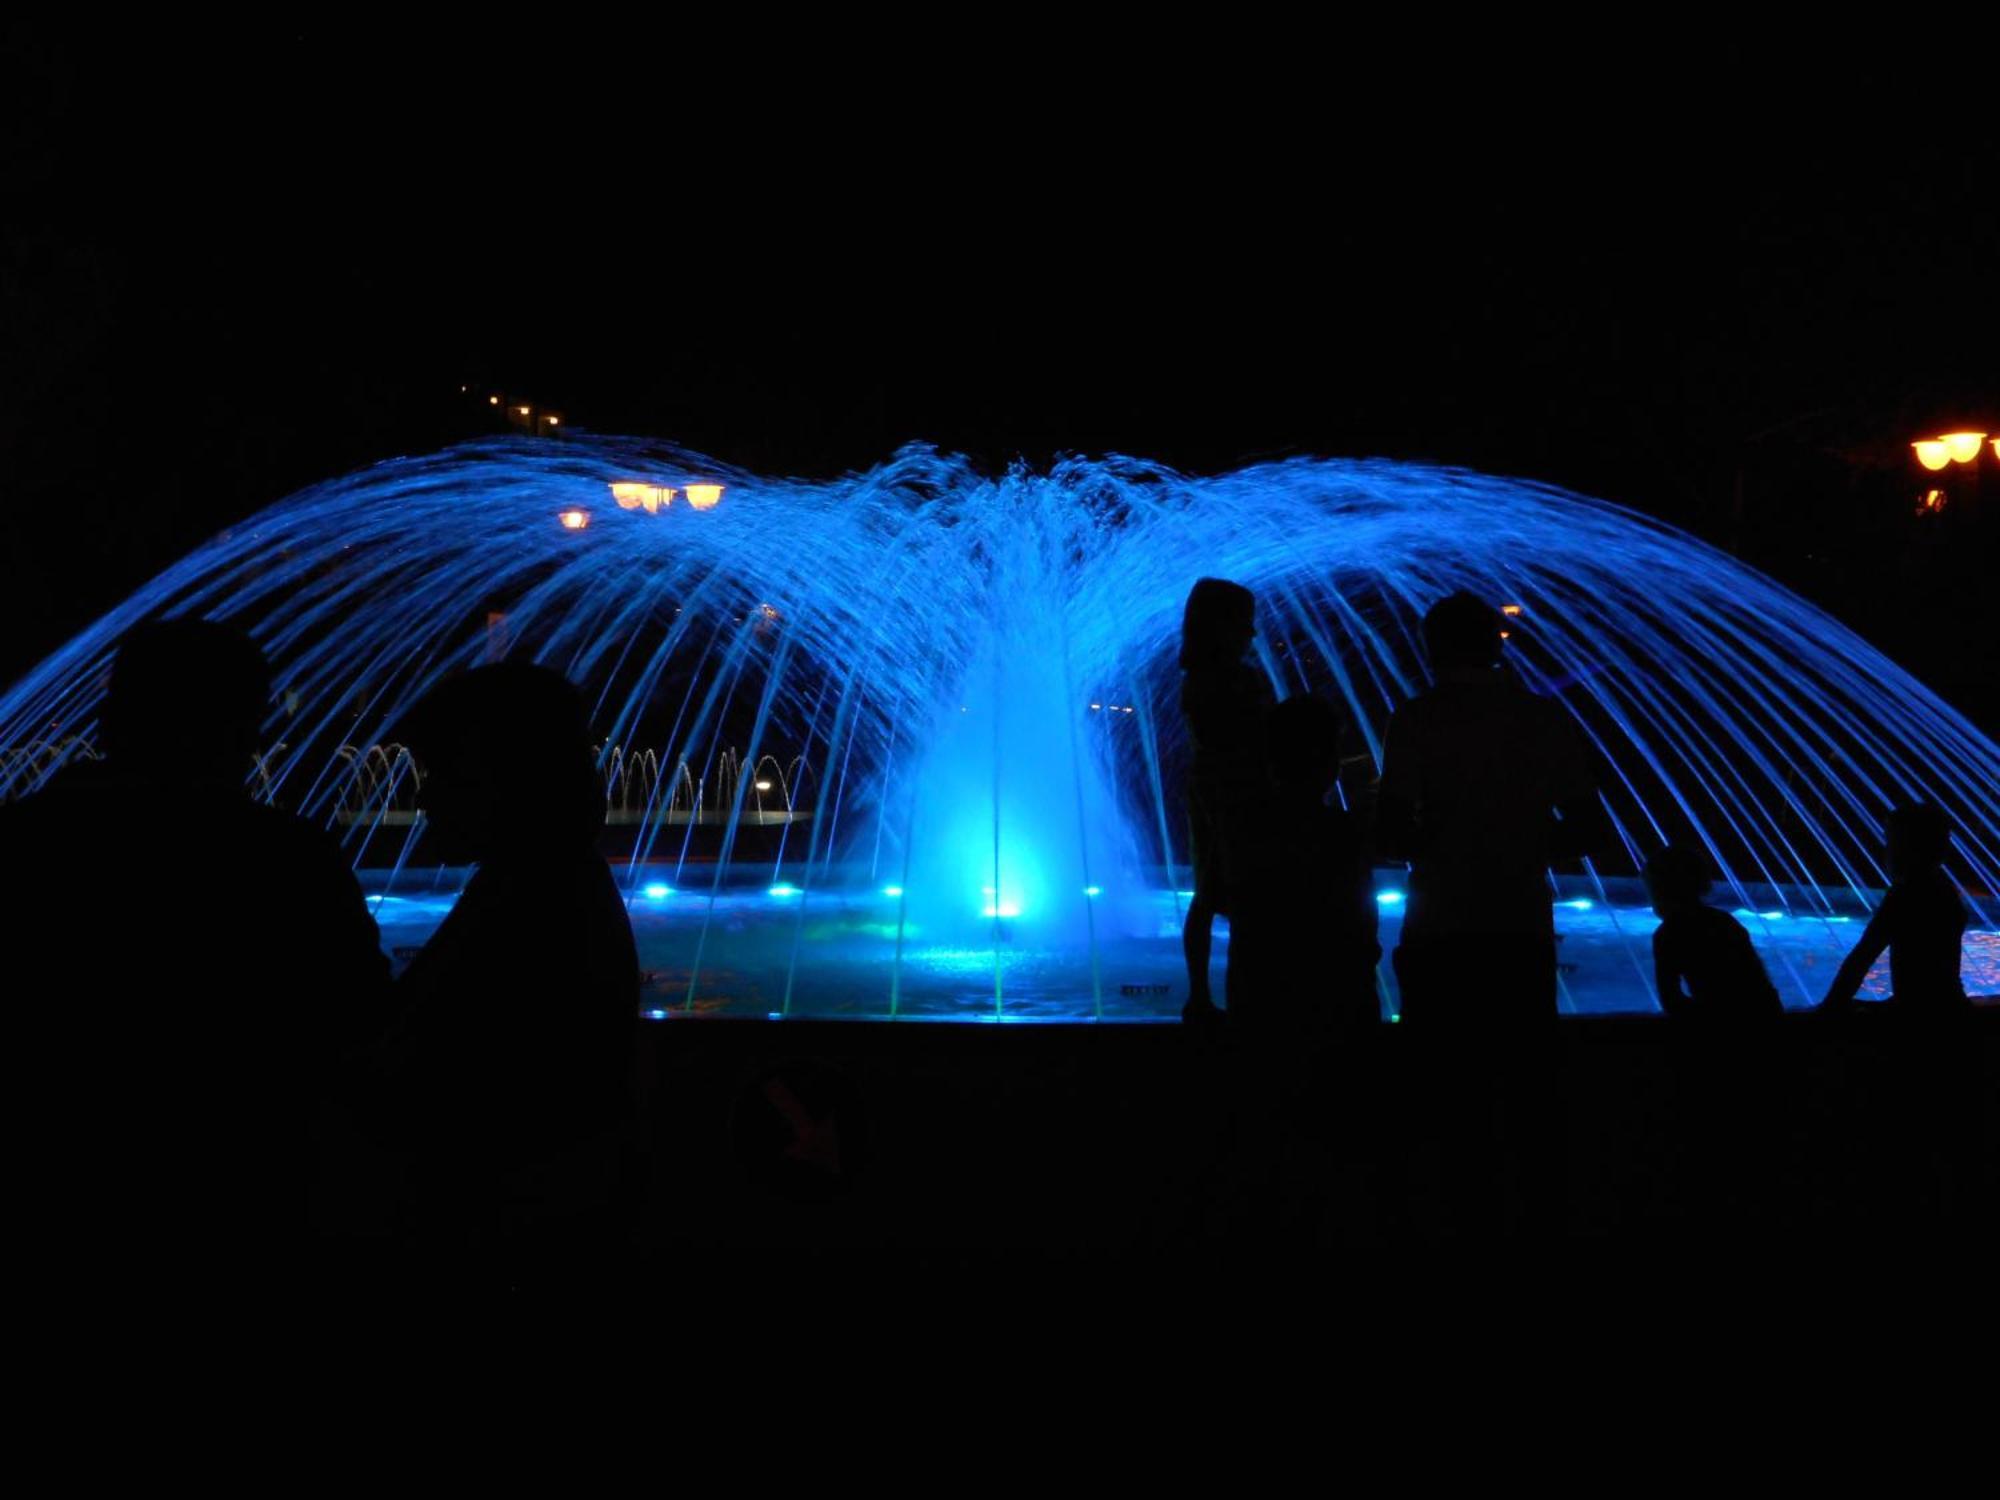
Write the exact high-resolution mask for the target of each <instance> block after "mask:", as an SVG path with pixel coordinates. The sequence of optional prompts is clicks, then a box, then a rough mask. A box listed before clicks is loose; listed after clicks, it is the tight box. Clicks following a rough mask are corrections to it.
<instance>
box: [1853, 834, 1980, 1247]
mask: <svg viewBox="0 0 2000 1500" xmlns="http://www.w3.org/2000/svg"><path fill="white" fill-rule="evenodd" d="M1887 842H1888V856H1889V876H1890V882H1891V883H1890V886H1889V889H1888V890H1887V891H1886V892H1885V893H1884V894H1883V897H1882V904H1881V905H1880V906H1878V907H1876V908H1875V915H1874V916H1873V917H1871V918H1870V919H1869V921H1868V926H1867V927H1866V928H1865V929H1864V930H1863V932H1862V934H1861V939H1860V941H1859V942H1857V943H1856V944H1855V945H1854V948H1853V951H1851V952H1850V953H1849V954H1848V955H1847V957H1846V958H1845V959H1844V960H1843V961H1842V963H1841V965H1840V969H1839V971H1838V972H1837V973H1836V974H1835V975H1834V978H1833V983H1832V984H1831V985H1829V986H1828V988H1827V992H1826V999H1825V1001H1824V1008H1825V1009H1827V1010H1830V1011H1834V1012H1836V1013H1838V1012H1844V1011H1848V1010H1851V1009H1852V1007H1853V1003H1854V996H1855V993H1856V992H1857V991H1858V990H1859V989H1860V988H1861V982H1862V980H1863V979H1865V978H1866V977H1867V975H1868V971H1869V969H1870V968H1871V967H1872V966H1873V965H1874V963H1875V960H1876V959H1877V958H1879V957H1880V956H1881V954H1882V950H1883V949H1884V948H1886V949H1888V951H1889V990H1890V994H1889V1000H1888V1002H1887V1003H1886V1004H1884V1005H1883V1006H1882V1007H1881V1012H1880V1015H1881V1020H1882V1022H1883V1023H1884V1025H1883V1028H1882V1031H1881V1032H1880V1033H1879V1034H1876V1035H1874V1036H1872V1037H1871V1038H1870V1041H1871V1042H1872V1045H1869V1046H1866V1047H1861V1048H1857V1049H1856V1050H1855V1051H1854V1052H1853V1053H1852V1054H1851V1055H1852V1057H1853V1064H1852V1066H1853V1069H1854V1076H1855V1081H1856V1082H1857V1084H1858V1085H1859V1091H1860V1093H1861V1094H1862V1097H1863V1098H1864V1099H1865V1100H1866V1101H1867V1124H1866V1127H1865V1135H1864V1137H1863V1140H1864V1142H1865V1145H1864V1146H1863V1147H1862V1150H1861V1160H1860V1161H1859V1162H1857V1163H1855V1164H1854V1165H1857V1166H1859V1168H1860V1170H1861V1174H1862V1175H1861V1182H1862V1183H1863V1185H1864V1188H1865V1190H1864V1191H1862V1192H1860V1193H1859V1194H1858V1197H1859V1199H1860V1201H1861V1202H1862V1203H1863V1204H1865V1205H1866V1207H1865V1209H1864V1218H1863V1221H1862V1224H1861V1225H1860V1226H1858V1227H1859V1228H1860V1230H1861V1232H1863V1233H1869V1232H1880V1231H1881V1229H1882V1228H1883V1227H1884V1226H1887V1225H1891V1224H1893V1225H1895V1226H1897V1228H1898V1231H1899V1232H1904V1233H1907V1232H1909V1230H1911V1229H1915V1228H1920V1227H1921V1226H1924V1225H1925V1222H1926V1221H1927V1220H1934V1219H1941V1220H1943V1221H1944V1222H1946V1223H1949V1222H1951V1221H1952V1220H1953V1219H1955V1218H1957V1217H1958V1216H1959V1215H1960V1214H1961V1213H1964V1212H1966V1211H1968V1210H1971V1211H1973V1212H1977V1211H1978V1210H1979V1209H1980V1208H1981V1207H1984V1208H1986V1209H1987V1211H1989V1212H1990V1204H1991V1159H1992V1152H1991V1149H1990V1137H1989V1145H1988V1146H1987V1148H1986V1149H1984V1150H1982V1148H1981V1144H1980V1135H1981V1131H1982V1121H1981V1108H1982V1105H1983V1104H1984V1102H1985V1100H1987V1099H1990V1098H1991V1097H1992V1080H1991V1078H1990V1076H1989V1075H1988V1074H1987V1073H1986V1071H1985V1070H1984V1069H1983V1067H1982V1052H1981V1049H1980V1048H1979V1047H1978V1046H1977V1045H1976V1044H1974V1043H1973V1041H1972V1039H1971V1038H1970V1037H1969V1036H1968V1035H1967V1034H1966V1025H1967V1023H1968V1022H1969V1021H1970V1019H1971V1016H1972V1006H1971V1002H1970V1001H1969V1000H1968V999H1967V997H1966V994H1965V988H1964V984H1963V982H1962V981H1961V979H1960V976H1959V961H1960V945H1961V943H1962V942H1963V940H1964V936H1965V921H1966V918H1965V905H1964V903H1963V902H1962V901H1961V900H1960V899H1959V895H1958V892H1957V890H1956V889H1955V888H1954V887H1953V886H1952V883H1951V878H1950V877H1949V876H1948V875H1946V874H1945V871H1944V861H1945V858H1946V856H1947V855H1948V854H1949V853H1950V849H1951V828H1950V825H1949V824H1948V823H1947V822H1946V820H1945V816H1944V814H1943V813H1942V812H1941V811H1939V810H1938V809H1937V808H1935V807H1931V806H1928V805H1924V804H1916V805H1910V806H1904V807H1899V808H1897V809H1896V810H1895V811H1894V812H1892V813H1890V814H1889V826H1888V840H1887ZM1982 1171H1983V1172H1984V1174H1985V1175H1986V1177H1987V1179H1988V1182H1987V1185H1986V1187H1985V1190H1984V1192H1983V1193H1982V1190H1981V1187H1980V1185H1979V1178H1980V1176H1981V1174H1982Z"/></svg>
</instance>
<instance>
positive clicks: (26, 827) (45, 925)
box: [0, 620, 389, 1274]
mask: <svg viewBox="0 0 2000 1500" xmlns="http://www.w3.org/2000/svg"><path fill="white" fill-rule="evenodd" d="M269 699H270V678H269V671H268V668H267V667H266V665H265V662H264V659H263V657H262V655H261V654H260V653H259V652H258V650H257V648H256V647H255V646H254V645H252V644H251V642H250V641H249V639H248V638H247V637H246V636H244V635H243V634H242V633H241V632H240V631H238V630H236V629H235V628H233V627H231V626H226V625H221V624H217V623H214V622H210V621H204V620H172V621H165V622H157V623H153V624H148V625H142V626H140V627H139V628H138V629H136V630H134V631H132V632H131V633H130V634H129V635H128V636H127V637H126V638H125V640H124V642H123V644H122V645H121V647H120V649H119V651H118V655H117V658H116V660H115V662H114V664H113V667H112V670H111V680H110V691H109V694H108V697H107V700H106V703H105V708H104V716H103V742H104V745H105V748H106V751H107V757H106V759H104V760H103V761H100V762H91V761H73V762H72V763H71V764H70V765H68V766H67V767H65V768H64V769H63V770H62V771H60V772H59V773H58V774H57V775H56V776H55V777H54V778H53V779H52V781H51V782H50V784H49V785H48V786H47V787H46V788H45V789H44V790H42V791H40V792H39V793H37V794H36V795H34V796H32V797H29V798H27V799H25V800H24V801H22V802H20V803H18V804H15V805H13V806H11V807H7V808H0V867H4V873H0V881H4V890H0V944H4V951H5V954H6V961H7V963H8V964H9V966H10V968H11V969H12V970H13V971H14V974H15V976H16V978H15V980H14V981H13V982H11V983H10V986H9V999H10V1001H11V1002H12V1004H10V1006H9V1019H10V1021H11V1022H12V1023H13V1024H14V1025H15V1027H16V1028H17V1030H16V1040H15V1042H14V1044H13V1048H12V1050H13V1053H14V1056H15V1058H16V1064H17V1068H18V1073H17V1078H18V1080H19V1084H18V1087H17V1096H19V1097H24V1098H26V1099H28V1100H30V1101H32V1109H33V1111H34V1113H35V1114H36V1115H37V1116H38V1123H39V1126H40V1129H39V1132H38V1134H37V1136H36V1138H35V1140H34V1142H33V1144H31V1145H28V1146H27V1148H26V1150H27V1156H28V1160H27V1163H26V1168H27V1171H28V1172H29V1174H30V1175H31V1176H32V1177H33V1178H34V1180H35V1183H36V1186H37V1187H38V1188H39V1190H40V1200H41V1201H40V1203H39V1205H38V1208H37V1212H38V1213H39V1214H40V1215H42V1216H43V1221H42V1222H41V1223H39V1224H35V1225H33V1226H31V1229H30V1233H38V1234H43V1235H47V1236H50V1237H51V1238H52V1239H53V1240H55V1241H58V1242H60V1243H62V1244H63V1245H64V1246H66V1247H67V1249H68V1251H69V1252H71V1253H74V1254H75V1255H76V1256H77V1257H79V1264H81V1263H84V1262H87V1261H88V1260H89V1258H90V1257H91V1256H92V1254H93V1253H94V1252H101V1253H103V1254H105V1255H110V1256H116V1257H118V1258H119V1259H120V1260H121V1262H122V1263H124V1264H125V1265H127V1266H128V1268H129V1269H130V1270H131V1271H134V1272H138V1273H140V1274H143V1273H144V1272H145V1271H146V1270H147V1269H148V1267H149V1266H150V1265H151V1264H152V1263H153V1262H154V1261H155V1260H164V1261H166V1262H169V1263H171V1264H172V1265H173V1266H174V1267H175V1268H176V1269H178V1270H181V1271H186V1270H199V1269H201V1268H202V1267H204V1266H210V1265H212V1266H214V1267H215V1269H216V1270H217V1273H218V1274H231V1273H230V1272H229V1271H228V1270H227V1269H226V1268H228V1267H231V1266H240V1263H241V1259H240V1258H241V1257H243V1256H255V1255H258V1254H260V1253H261V1250H262V1249H265V1248H269V1247H271V1246H272V1245H274V1244H276V1243H279V1242H282V1241H284V1240H286V1239H288V1238H290V1237H291V1236H293V1235H294V1234H295V1233H296V1232H298V1231H299V1230H301V1229H302V1228H303V1220H304V1207H305V1199H306V1195H307V1192H308V1189H309V1180H310V1175H311V1173H310V1160H311V1157H310V1151H309V1146H308V1139H309V1131H310V1127H311V1117H312V1113H313V1110H314V1108H315V1104H316V1101H317V1098H318V1094H319V1089H320V1085H321V1083H322V1081H323V1079H324V1078H325V1076H326V1074H327V1072H328V1070H329V1069H330V1068H331V1066H332V1065H333V1063H334V1061H335V1059H336V1058H337V1057H338V1056H339V1054H340V1053H341V1052H342V1051H343V1049H346V1048H351V1047H354V1046H358V1045H359V1044H361V1043H364V1042H366V1041H369V1040H371V1039H372V1038H373V1036H374V1035H376V1034H377V1033H379V1031H380V1029H381V1027H382V1025H383V1023H384V1020H385V1017H386V1009H385V1007H386V1002H387V995H388V979H389V973H388V964H387V961H386V960H385V959H384V957H383V955H382V951H381V948H380V946H379V938H378V934H377V932H376V928H375V923H374V920H373V918H371V917H370V916H369V914H368V910H367V906H366V904H365V902H364V900H363V897H362V894H361V890H360V887H359V886H358V885H357V884H356V882H355V879H354V875H353V872H352V870H351V869H350V868H349V866H348V863H347V861H346V859H345V858H344V857H343V856H342V854H341V852H340V849H339V847H338V845H337V844H336V843H335V842H334V841H333V840H332V838H330V837H329V836H328V835H327V834H326V833H325V832H324V831H323V830H321V829H319V828H316V827H313V826H312V825H311V824H308V823H306V822H305V821H304V820H302V819H300V818H297V817H294V816H292V815H291V814H289V813H285V812H281V811H279V810H278V809H276V808H273V807H270V806H266V805H264V804H262V803H259V802H256V801H254V800H252V798H251V796H250V795H249V793H248V791H247V790H246V785H245V784H246V781H247V779H248V777H249V775H250V772H251V770H252V767H253V756H254V753H255V750H256V747H257V743H258V735H259V731H260V728H261V725H262V723H263V720H264V716H265V714H266V712H267V711H268V709H269Z"/></svg>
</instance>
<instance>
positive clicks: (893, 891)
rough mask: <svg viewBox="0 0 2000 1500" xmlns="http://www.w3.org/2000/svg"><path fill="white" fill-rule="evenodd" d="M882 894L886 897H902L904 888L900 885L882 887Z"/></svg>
mask: <svg viewBox="0 0 2000 1500" xmlns="http://www.w3.org/2000/svg"><path fill="white" fill-rule="evenodd" d="M882 894H883V895H885V896H900V895H902V894H903V888H902V887H901V886H900V885H885V886H883V887H882Z"/></svg>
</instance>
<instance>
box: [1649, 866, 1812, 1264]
mask: <svg viewBox="0 0 2000 1500" xmlns="http://www.w3.org/2000/svg"><path fill="white" fill-rule="evenodd" d="M1645 874H1646V889H1647V891H1648V892H1649V893H1650V895H1651V896H1652V899H1653V910H1654V911H1655V912H1657V913H1658V914H1659V917H1660V925H1659V927H1658V928H1657V929H1655V931H1654V933H1653V969H1654V975H1655V977H1656V979H1657V981H1658V984H1659V992H1660V1008H1661V1009H1662V1010H1664V1011H1665V1012H1666V1013H1667V1014H1668V1015H1669V1016H1670V1017H1672V1018H1673V1025H1674V1027H1675V1028H1676V1029H1675V1032H1674V1034H1673V1037H1672V1041H1673V1044H1674V1045H1673V1058H1674V1103H1675V1111H1674V1112H1675V1117H1676V1123H1677V1125H1678V1127H1679V1139H1680V1142H1681V1146H1682V1153H1681V1173H1680V1176H1681V1197H1682V1203H1683V1207H1684V1209H1685V1210H1686V1211H1687V1212H1689V1213H1691V1214H1692V1215H1693V1216H1694V1221H1695V1225H1696V1226H1697V1227H1708V1226H1709V1225H1711V1224H1712V1222H1713V1221H1715V1220H1716V1219H1718V1218H1725V1219H1726V1220H1727V1222H1728V1223H1730V1224H1731V1225H1733V1226H1734V1227H1735V1228H1737V1229H1738V1230H1741V1229H1743V1228H1745V1227H1748V1226H1749V1225H1750V1224H1753V1223H1755V1222H1756V1221H1757V1220H1758V1219H1759V1218H1760V1217H1761V1216H1762V1215H1764V1214H1765V1213H1766V1212H1767V1210H1768V1208H1769V1205H1770V1202H1771V1197H1772V1195H1771V1192H1770V1190H1769V1182H1768V1174H1769V1164H1770V1160H1771V1155H1770V1153H1771V1148H1772V1144H1773V1142H1774V1139H1775V1137H1776V1135H1777V1124H1776V1121H1777V1118H1778V1108H1777V1107H1778V1102H1779V1094H1778V1090H1779V1088H1780V1082H1781V1078H1782V1073H1781V1070H1780V1069H1778V1068H1777V1067H1775V1066H1774V1065H1773V1064H1774V1059H1773V1052H1772V1046H1773V1042H1774V1040H1775V1038H1774V1035H1773V1032H1774V1028H1773V1027H1772V1026H1771V1025H1770V1023H1771V1022H1772V1021H1773V1020H1774V1019H1775V1018H1776V1017H1778V1016H1781V1015H1783V1014H1784V1006H1783V1005H1782V1004H1781V1003H1780V1001H1779V999H1778V991H1777V988H1776V987H1775V986H1774V985H1773V984H1772V983H1771V979H1770V976H1769V975H1768V974H1766V973H1765V972H1764V963H1763V960H1762V959H1760V958H1758V956H1757V951H1756V949H1754V948H1753V947H1751V946H1750V934H1749V933H1747V932H1745V931H1744V930H1743V925H1742V924H1741V923H1740V922H1738V921H1737V920H1736V919H1735V918H1734V917H1732V916H1730V915H1729V914H1728V913H1727V912H1722V911H1717V910H1716V909H1715V908H1714V907H1712V906H1706V905H1704V904H1703V903H1702V899H1701V898H1702V897H1703V895H1704V894H1706V893H1707V891H1708V887H1709V875H1708V868H1707V865H1706V864H1705V863H1704V862H1703V860H1702V857H1701V856H1700V855H1699V854H1697V853H1696V852H1695V851H1694V850H1693V849H1691V848H1688V847H1686V846H1684V845H1670V846H1668V847H1667V848H1665V849H1662V850H1661V851H1660V852H1659V853H1658V854H1656V855H1654V856H1653V857H1652V859H1650V860H1648V861H1647V863H1646V872H1645Z"/></svg>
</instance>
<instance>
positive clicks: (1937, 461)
mask: <svg viewBox="0 0 2000 1500" xmlns="http://www.w3.org/2000/svg"><path fill="white" fill-rule="evenodd" d="M1910 446H1911V447H1912V448H1914V449H1916V450H1917V462H1918V463H1920V464H1922V465H1923V466H1924V467H1925V468H1926V469H1929V470H1931V471H1932V472H1933V473H1935V472H1936V471H1937V470H1939V469H1942V468H1943V467H1944V466H1945V465H1946V464H1948V463H1950V462H1951V445H1950V444H1949V443H1947V442H1945V440H1944V439H1943V438H1925V439H1923V440H1922V441H1921V442H1916V443H1912V444H1910Z"/></svg>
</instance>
